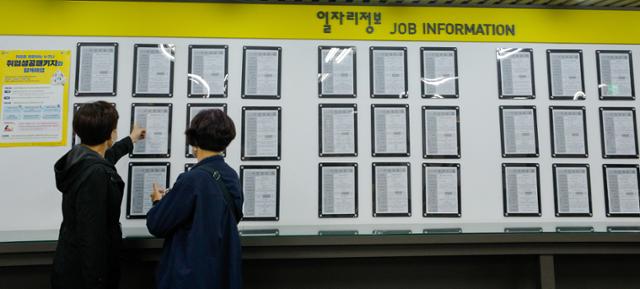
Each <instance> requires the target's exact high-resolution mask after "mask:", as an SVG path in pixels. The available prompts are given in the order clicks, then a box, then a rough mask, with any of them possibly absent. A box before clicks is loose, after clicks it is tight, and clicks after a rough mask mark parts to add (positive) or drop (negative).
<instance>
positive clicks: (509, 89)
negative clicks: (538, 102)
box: [498, 51, 533, 96]
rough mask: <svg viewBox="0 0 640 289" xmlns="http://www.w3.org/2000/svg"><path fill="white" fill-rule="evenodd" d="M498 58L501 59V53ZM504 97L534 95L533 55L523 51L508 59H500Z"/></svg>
mask: <svg viewBox="0 0 640 289" xmlns="http://www.w3.org/2000/svg"><path fill="white" fill-rule="evenodd" d="M498 57H501V55H500V53H499V54H498ZM499 60H500V75H501V79H500V81H501V83H502V95H504V96H531V95H533V67H531V53H529V52H527V51H521V52H516V53H513V54H511V55H509V56H507V57H504V58H499Z"/></svg>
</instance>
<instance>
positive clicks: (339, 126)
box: [321, 107, 356, 154]
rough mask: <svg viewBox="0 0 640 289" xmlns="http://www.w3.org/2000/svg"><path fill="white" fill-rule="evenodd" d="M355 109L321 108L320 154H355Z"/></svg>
mask: <svg viewBox="0 0 640 289" xmlns="http://www.w3.org/2000/svg"><path fill="white" fill-rule="evenodd" d="M355 113H356V111H355V108H353V107H323V108H322V120H321V121H322V140H321V142H322V153H323V154H355V153H356V125H355Z"/></svg>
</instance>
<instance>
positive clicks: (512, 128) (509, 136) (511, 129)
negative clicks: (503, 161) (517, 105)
mask: <svg viewBox="0 0 640 289" xmlns="http://www.w3.org/2000/svg"><path fill="white" fill-rule="evenodd" d="M534 113H535V111H534V110H533V109H503V110H502V118H503V123H502V125H503V127H504V131H503V135H502V142H503V144H504V152H505V153H506V154H535V153H536V126H535V119H534Z"/></svg>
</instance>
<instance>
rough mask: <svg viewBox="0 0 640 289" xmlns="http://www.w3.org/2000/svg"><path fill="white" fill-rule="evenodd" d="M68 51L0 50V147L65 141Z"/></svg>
mask: <svg viewBox="0 0 640 289" xmlns="http://www.w3.org/2000/svg"><path fill="white" fill-rule="evenodd" d="M70 59H71V51H69V50H28V51H22V50H1V51H0V86H2V100H1V101H0V147H20V146H64V145H66V142H67V137H66V131H67V110H68V104H67V99H68V97H69V63H70Z"/></svg>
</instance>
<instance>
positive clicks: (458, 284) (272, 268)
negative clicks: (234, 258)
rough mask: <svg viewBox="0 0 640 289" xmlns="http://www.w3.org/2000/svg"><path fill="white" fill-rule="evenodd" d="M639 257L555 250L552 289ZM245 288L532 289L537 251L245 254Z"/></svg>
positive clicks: (0, 271)
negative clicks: (400, 255) (496, 253)
mask: <svg viewBox="0 0 640 289" xmlns="http://www.w3.org/2000/svg"><path fill="white" fill-rule="evenodd" d="M639 257H640V256H629V255H625V256H597V255H596V256H593V255H591V256H573V255H571V256H557V257H556V259H555V261H556V280H557V288H558V289H573V288H576V289H635V288H640V269H638V268H639V267H638V265H637V264H638V261H637V260H640V258H639ZM154 267H155V263H153V262H128V263H126V264H123V278H122V286H121V289H146V288H149V289H152V288H153V287H154V286H153V271H154ZM244 268H245V276H244V277H245V282H246V283H245V289H254V288H255V289H258V288H259V289H343V288H344V289H413V288H420V289H431V288H433V289H466V288H473V289H484V288H487V289H489V288H490V289H502V288H504V289H529V288H530V289H535V288H538V274H539V272H538V259H537V256H472V257H406V258H353V259H305V260H246V261H245V262H244ZM49 271H50V268H49V267H48V266H37V267H11V268H6V267H5V268H0V288H1V289H44V288H49V283H48V281H49Z"/></svg>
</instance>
